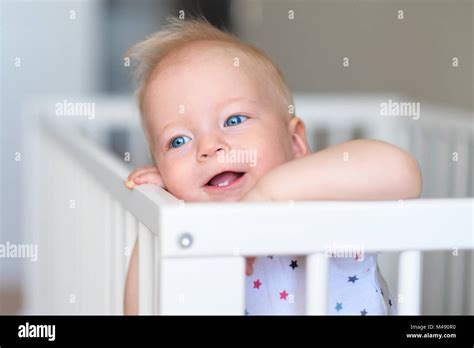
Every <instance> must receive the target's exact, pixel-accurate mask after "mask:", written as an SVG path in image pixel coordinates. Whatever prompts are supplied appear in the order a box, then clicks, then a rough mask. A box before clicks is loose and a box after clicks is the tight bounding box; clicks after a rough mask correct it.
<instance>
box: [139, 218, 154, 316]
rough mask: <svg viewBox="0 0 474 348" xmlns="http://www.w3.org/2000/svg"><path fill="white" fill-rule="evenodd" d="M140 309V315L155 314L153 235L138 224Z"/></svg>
mask: <svg viewBox="0 0 474 348" xmlns="http://www.w3.org/2000/svg"><path fill="white" fill-rule="evenodd" d="M138 239H139V241H140V243H139V245H138V246H139V248H138V249H139V254H138V255H139V256H138V308H139V313H140V314H148V315H151V314H153V308H154V304H153V284H154V274H153V268H154V267H153V265H154V260H153V259H154V257H153V249H154V241H153V234H152V233H151V232H150V230H149V229H148V228H146V227H145V225H143V224H142V223H139V224H138Z"/></svg>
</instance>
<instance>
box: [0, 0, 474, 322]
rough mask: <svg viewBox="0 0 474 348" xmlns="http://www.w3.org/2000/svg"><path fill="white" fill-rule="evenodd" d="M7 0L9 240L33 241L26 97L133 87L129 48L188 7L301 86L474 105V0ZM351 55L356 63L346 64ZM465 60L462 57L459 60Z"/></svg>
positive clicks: (4, 302)
mask: <svg viewBox="0 0 474 348" xmlns="http://www.w3.org/2000/svg"><path fill="white" fill-rule="evenodd" d="M0 4H1V5H0V19H1V41H0V45H1V46H0V49H1V55H0V59H1V87H0V88H1V90H0V93H1V132H0V144H1V146H0V149H1V150H0V152H1V161H0V165H1V183H2V184H1V186H0V190H1V192H0V193H1V201H0V204H1V213H2V214H1V216H0V218H1V221H0V242H5V241H10V242H12V243H21V241H22V217H23V215H24V212H22V202H21V199H20V197H21V194H22V193H21V182H20V171H21V161H17V160H15V156H16V153H17V152H19V153H21V151H22V149H21V145H20V139H21V135H22V129H21V123H20V112H21V104H22V101H24V100H25V98H27V97H28V96H31V95H35V94H62V95H64V94H71V95H87V94H94V93H102V94H111V93H122V94H127V95H128V96H130V94H131V83H130V67H128V66H126V65H124V61H123V54H124V52H125V51H126V50H127V48H128V47H129V46H130V45H131V44H133V43H134V42H136V41H138V40H140V39H143V38H144V37H145V36H146V35H148V34H150V33H152V32H154V31H156V30H159V28H160V27H161V26H162V25H163V24H164V23H165V18H166V17H167V16H177V15H178V14H179V13H180V12H179V11H184V13H185V15H186V16H190V15H192V14H204V15H205V16H206V17H207V18H208V19H209V20H210V21H211V22H212V23H213V24H215V25H216V26H218V27H221V28H225V29H228V30H230V31H232V32H234V33H235V34H236V35H238V36H240V37H241V38H242V39H244V40H246V41H248V42H250V43H253V44H254V45H256V46H258V47H260V48H262V49H264V50H265V51H267V53H268V54H269V55H270V56H272V57H273V58H274V60H275V61H276V62H277V64H279V65H280V67H281V68H282V70H283V72H284V74H285V76H286V78H287V80H288V82H289V84H290V87H291V88H292V89H293V91H295V92H308V93H318V94H326V93H327V94H341V93H350V94H358V93H385V92H386V93H394V94H402V95H406V96H407V98H409V99H410V100H411V101H421V100H428V101H431V102H435V103H442V104H446V105H451V106H455V107H458V108H463V109H466V110H468V111H470V113H471V115H472V110H473V90H472V88H473V87H472V86H473V45H472V43H473V28H472V22H473V2H472V1H469V0H465V1H462V0H453V1H436V0H435V1H424V0H415V1H348V0H347V1H346V0H344V1H319V0H292V1H289V0H265V1H263V0H239V1H235V0H233V1H231V0H220V1H219V0H207V1H206V0H201V1H185V0H176V1H173V0H155V1H152V0H138V1H131V0H130V1H128V0H102V1H91V0H83V1H51V2H50V1H2V2H1V3H0ZM399 11H403V13H402V14H401V13H400V12H399ZM400 16H402V18H400ZM290 17H291V18H290ZM345 57H347V58H348V59H349V66H348V67H344V66H343V59H344V58H345ZM453 58H457V61H458V66H453ZM296 107H297V106H296ZM25 155H26V154H25ZM44 160H45V161H47V159H44ZM48 184H51V183H45V185H48ZM21 269H22V264H21V262H20V261H18V260H14V259H12V260H9V259H0V292H1V294H2V296H0V313H8V312H15V310H16V308H18V306H19V301H20V299H21V284H20V279H21V277H20V274H21Z"/></svg>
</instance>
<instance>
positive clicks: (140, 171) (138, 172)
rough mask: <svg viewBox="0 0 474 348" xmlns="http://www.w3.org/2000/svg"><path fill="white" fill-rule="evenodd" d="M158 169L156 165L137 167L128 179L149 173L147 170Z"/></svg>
mask: <svg viewBox="0 0 474 348" xmlns="http://www.w3.org/2000/svg"><path fill="white" fill-rule="evenodd" d="M157 170H158V169H157V168H156V167H155V166H146V167H140V168H137V169H135V170H134V171H133V172H131V173H130V174H129V175H128V178H127V179H128V180H133V179H134V178H135V177H137V176H139V175H141V174H143V173H147V172H151V171H157Z"/></svg>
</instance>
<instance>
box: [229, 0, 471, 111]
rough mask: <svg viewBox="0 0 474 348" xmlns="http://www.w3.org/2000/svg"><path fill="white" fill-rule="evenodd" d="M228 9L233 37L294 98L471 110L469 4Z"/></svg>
mask: <svg viewBox="0 0 474 348" xmlns="http://www.w3.org/2000/svg"><path fill="white" fill-rule="evenodd" d="M232 6H233V8H232V15H233V16H232V21H233V27H234V28H235V32H236V33H237V34H238V35H239V36H240V37H241V38H243V39H244V40H246V41H248V42H251V43H253V44H255V45H257V46H258V47H260V48H263V49H264V50H265V51H266V52H267V53H269V54H270V55H271V56H272V57H273V58H274V59H275V61H276V62H277V63H278V64H279V65H280V67H281V68H282V70H283V72H284V74H285V76H286V78H287V80H288V82H289V84H290V87H291V88H292V89H293V91H298V92H301V91H303V92H317V93H339V92H340V93H361V92H362V93H364V92H369V93H370V92H389V93H391V92H394V93H401V94H403V95H407V96H409V97H410V98H412V99H413V100H414V101H421V100H429V101H435V102H440V103H448V104H452V105H454V106H459V107H463V108H470V109H472V108H473V87H472V85H473V32H472V29H473V28H472V22H473V1H471V0H465V1H449V0H445V1H429V0H415V1H409V2H407V1H358V0H353V1H337V0H334V1H319V0H292V1H290V0H263V1H262V0H243V1H242V0H239V1H234V2H233V5H232ZM289 10H293V11H294V15H295V18H294V19H293V20H289V19H288V11H289ZM398 10H403V11H404V19H403V20H399V19H398V18H397V16H398ZM343 57H349V60H350V61H349V62H350V66H349V67H347V68H344V67H343V64H342V61H343ZM452 57H458V59H459V66H458V67H457V68H453V67H452Z"/></svg>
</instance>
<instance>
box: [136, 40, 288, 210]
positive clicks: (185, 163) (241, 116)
mask: <svg viewBox="0 0 474 348" xmlns="http://www.w3.org/2000/svg"><path fill="white" fill-rule="evenodd" d="M235 57H239V62H238V63H239V64H238V66H235V64H236V62H237V60H235ZM167 59H168V62H166V61H165V62H164V63H166V64H163V65H162V66H160V67H159V68H158V69H155V74H154V75H153V78H152V79H151V80H150V82H149V84H148V85H147V87H146V91H145V94H144V99H143V111H144V114H145V122H146V124H147V128H148V131H149V134H150V139H151V141H152V142H153V144H152V146H153V153H154V157H155V162H156V165H157V167H158V169H159V172H160V174H161V177H162V180H163V182H164V184H165V186H166V188H167V190H168V191H169V192H171V193H172V194H173V195H175V196H176V197H178V198H180V199H183V200H184V201H237V200H240V198H242V196H244V195H245V194H246V193H247V192H248V191H249V190H250V189H251V188H252V187H253V186H254V185H255V183H256V182H257V181H258V180H259V179H260V178H261V177H262V176H263V175H264V174H265V173H267V172H268V171H269V170H270V169H272V168H274V167H275V166H278V165H279V164H282V163H284V162H286V161H289V160H291V159H293V158H294V155H293V151H292V145H291V136H290V134H289V132H288V127H287V124H288V117H285V115H284V113H285V110H283V108H282V106H281V105H282V103H281V101H278V100H277V98H276V97H275V95H276V94H275V93H274V92H272V91H271V88H272V87H271V86H272V85H271V84H269V83H268V82H267V81H265V80H264V76H263V74H260V73H259V72H255V71H252V69H251V68H250V67H249V65H248V63H247V61H246V58H245V57H244V55H243V54H241V53H240V52H239V51H236V50H234V49H230V48H225V49H224V48H222V47H219V46H218V44H215V43H214V44H213V43H195V44H192V46H190V47H188V54H187V55H186V56H185V57H178V59H177V58H176V57H174V58H172V59H170V58H167ZM273 88H275V87H273Z"/></svg>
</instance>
